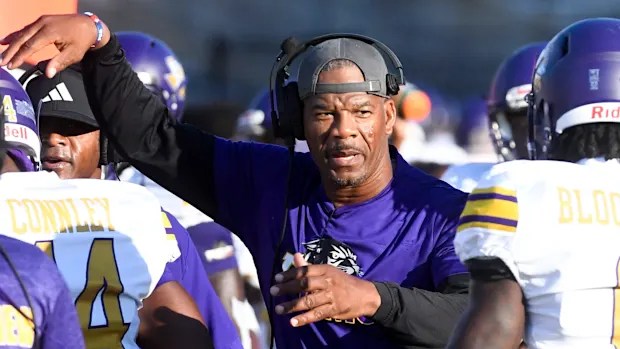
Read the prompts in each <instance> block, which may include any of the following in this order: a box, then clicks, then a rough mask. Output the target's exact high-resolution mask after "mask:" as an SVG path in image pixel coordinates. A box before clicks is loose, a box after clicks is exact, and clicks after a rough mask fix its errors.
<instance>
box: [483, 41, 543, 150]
mask: <svg viewBox="0 0 620 349" xmlns="http://www.w3.org/2000/svg"><path fill="white" fill-rule="evenodd" d="M544 47H545V43H544V42H537V43H531V44H528V45H525V46H522V47H521V48H519V49H517V50H516V51H514V52H513V53H512V54H511V55H510V56H509V57H508V58H506V59H505V60H504V61H503V62H502V64H501V65H500V66H499V68H498V69H497V71H496V72H495V76H494V78H493V81H492V82H491V88H490V89H489V94H488V115H489V128H490V130H489V131H490V133H491V141H492V142H493V145H494V146H495V150H496V152H497V154H498V155H499V157H500V158H501V159H502V160H504V161H509V160H515V159H526V158H527V157H528V153H527V142H528V140H527V134H528V132H527V130H528V127H527V101H526V96H527V95H528V93H530V92H531V90H532V76H533V73H534V67H535V65H536V59H537V58H538V55H539V54H540V52H541V51H542V50H543V48H544Z"/></svg>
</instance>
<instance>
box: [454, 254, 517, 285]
mask: <svg viewBox="0 0 620 349" xmlns="http://www.w3.org/2000/svg"><path fill="white" fill-rule="evenodd" d="M465 266H467V269H469V272H470V273H471V278H472V279H474V280H480V281H497V280H504V279H509V280H515V277H514V275H513V274H512V272H511V271H510V268H508V266H507V265H506V263H504V261H502V260H501V259H499V258H495V257H491V258H472V259H469V260H467V261H465Z"/></svg>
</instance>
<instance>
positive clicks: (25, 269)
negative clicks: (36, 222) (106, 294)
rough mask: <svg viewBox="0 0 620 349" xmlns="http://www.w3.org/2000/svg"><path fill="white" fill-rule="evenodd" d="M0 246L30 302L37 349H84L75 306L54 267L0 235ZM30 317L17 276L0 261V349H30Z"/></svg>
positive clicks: (26, 247)
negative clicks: (34, 324)
mask: <svg viewBox="0 0 620 349" xmlns="http://www.w3.org/2000/svg"><path fill="white" fill-rule="evenodd" d="M0 246H2V248H3V249H4V250H5V251H6V252H7V255H8V256H9V258H10V260H11V263H12V264H13V265H14V266H15V269H16V271H17V273H18V274H19V277H20V278H21V281H22V282H23V287H24V288H25V289H26V291H27V292H28V295H29V297H30V299H31V302H32V306H33V307H34V320H35V323H36V326H35V328H36V334H37V342H38V343H39V347H40V348H51V349H54V348H63V349H80V348H84V338H83V337H82V331H81V330H80V323H79V321H78V317H77V313H76V312H75V306H74V305H73V302H72V300H71V295H70V293H69V290H68V289H67V286H66V285H65V281H64V280H63V278H62V276H61V275H60V273H59V272H58V269H57V268H56V265H54V263H53V262H52V261H51V260H50V259H49V258H47V256H46V255H45V254H44V253H43V252H41V250H39V249H38V248H36V247H34V246H32V245H30V244H27V243H25V242H22V241H19V240H16V239H12V238H9V237H7V236H4V235H0ZM18 309H19V310H18ZM32 313H33V309H31V308H30V304H29V302H28V300H27V299H26V296H25V294H24V291H23V290H22V286H20V283H19V281H18V279H17V276H16V275H15V274H14V273H13V271H11V268H10V267H9V264H8V261H7V259H6V258H0V348H2V349H13V348H15V349H17V348H31V347H32V344H33V341H34V332H33V328H32V322H31V321H30V318H31V316H32ZM24 315H26V316H28V319H26V318H25V317H24Z"/></svg>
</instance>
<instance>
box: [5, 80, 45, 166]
mask: <svg viewBox="0 0 620 349" xmlns="http://www.w3.org/2000/svg"><path fill="white" fill-rule="evenodd" d="M0 99H1V102H2V119H3V128H4V142H3V143H4V147H5V149H7V154H8V155H9V156H11V158H13V160H14V161H15V162H16V164H17V166H18V167H19V168H20V170H22V171H35V170H38V169H39V167H40V158H41V140H40V138H39V129H38V127H37V116H36V115H35V111H34V108H33V107H32V102H30V98H28V95H27V94H26V91H24V89H23V87H22V85H21V84H20V83H19V81H17V79H15V77H14V76H13V75H11V74H10V73H9V72H8V71H7V70H5V69H4V68H3V69H0Z"/></svg>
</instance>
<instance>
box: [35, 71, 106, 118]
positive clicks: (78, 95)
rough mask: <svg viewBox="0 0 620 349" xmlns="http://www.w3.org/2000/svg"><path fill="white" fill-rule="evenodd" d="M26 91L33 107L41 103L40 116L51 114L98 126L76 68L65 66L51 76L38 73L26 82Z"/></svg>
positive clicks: (80, 75)
mask: <svg viewBox="0 0 620 349" xmlns="http://www.w3.org/2000/svg"><path fill="white" fill-rule="evenodd" d="M26 92H27V93H28V96H30V100H32V103H33V105H34V106H35V107H36V106H37V105H40V106H41V110H40V111H39V116H40V117H46V116H54V117H57V118H63V119H70V120H75V121H78V122H82V123H84V124H87V125H90V126H93V127H96V128H99V124H98V123H97V120H96V119H95V115H93V111H92V110H91V109H90V105H89V104H88V98H87V97H86V89H85V88H84V81H83V79H82V74H81V73H80V72H79V71H78V69H77V68H67V69H65V70H63V71H61V72H60V73H57V74H56V75H55V76H54V77H53V78H51V79H48V78H47V77H46V76H45V75H39V76H37V77H35V78H33V79H32V80H30V81H29V82H28V84H27V85H26ZM39 101H41V103H40V104H39Z"/></svg>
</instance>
